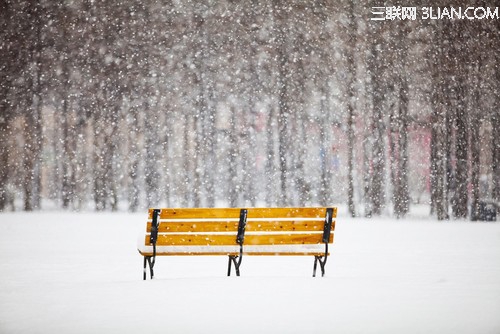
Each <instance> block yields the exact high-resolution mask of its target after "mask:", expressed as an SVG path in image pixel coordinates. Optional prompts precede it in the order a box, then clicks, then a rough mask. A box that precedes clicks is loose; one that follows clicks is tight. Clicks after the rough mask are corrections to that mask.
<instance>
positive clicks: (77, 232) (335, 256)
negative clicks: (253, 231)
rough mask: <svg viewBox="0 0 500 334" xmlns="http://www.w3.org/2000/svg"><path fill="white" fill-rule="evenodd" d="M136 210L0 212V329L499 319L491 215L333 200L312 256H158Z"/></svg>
mask: <svg viewBox="0 0 500 334" xmlns="http://www.w3.org/2000/svg"><path fill="white" fill-rule="evenodd" d="M146 218H147V214H146V212H145V213H143V214H129V213H115V214H112V213H80V214H76V213H59V212H42V213H4V214H0V333H108V334H110V333H148V334H150V333H334V332H335V333H440V334H443V333H454V334H457V333H500V224H499V223H470V222H445V223H443V222H436V221H432V220H428V219H424V218H418V217H415V216H414V217H413V218H410V219H407V220H402V221H397V220H392V219H386V218H384V219H382V218H380V219H371V220H368V219H355V220H353V219H349V218H347V217H345V215H342V214H339V217H338V219H337V224H336V231H335V243H334V245H333V246H332V247H331V251H332V256H331V257H330V258H329V259H328V263H327V266H326V276H325V277H323V278H321V277H317V278H312V277H311V274H312V266H313V258H312V257H284V256H283V257H274V256H272V257H261V256H253V257H251V256H247V257H244V258H243V263H242V267H241V271H242V277H226V276H225V275H226V269H227V258H225V257H221V256H215V257H210V256H190V257H185V256H182V257H159V258H158V259H157V262H156V267H155V269H156V270H155V272H156V279H155V280H152V281H142V257H141V256H140V255H139V253H138V252H137V248H136V245H137V244H136V241H137V236H138V235H139V234H141V233H143V231H144V229H145V222H146Z"/></svg>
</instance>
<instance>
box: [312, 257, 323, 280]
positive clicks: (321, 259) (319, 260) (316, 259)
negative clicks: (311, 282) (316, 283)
mask: <svg viewBox="0 0 500 334" xmlns="http://www.w3.org/2000/svg"><path fill="white" fill-rule="evenodd" d="M318 262H319V266H320V269H321V277H323V276H325V264H326V258H325V260H323V256H315V257H314V267H313V277H316V268H317V267H318Z"/></svg>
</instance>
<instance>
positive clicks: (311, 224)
mask: <svg viewBox="0 0 500 334" xmlns="http://www.w3.org/2000/svg"><path fill="white" fill-rule="evenodd" d="M336 216H337V208H335V207H331V208H323V207H321V208H319V207H315V208H175V209H170V208H166V209H149V217H148V222H147V225H146V234H145V236H143V237H141V239H140V241H139V245H138V250H139V253H140V254H141V255H142V256H144V271H143V279H144V280H145V279H146V276H147V275H146V269H147V266H149V271H150V277H151V278H153V277H154V271H153V267H154V265H155V262H156V256H174V255H226V256H228V257H229V260H228V270H227V275H228V276H230V275H231V267H232V265H234V267H235V271H236V275H237V276H239V275H240V265H241V261H242V258H243V255H272V256H274V255H309V256H314V266H313V277H314V276H316V268H317V265H318V263H319V264H320V268H321V274H322V276H324V274H325V265H326V261H327V258H328V256H329V255H330V253H329V251H328V244H331V243H333V231H334V229H335V221H334V220H333V219H334V218H336Z"/></svg>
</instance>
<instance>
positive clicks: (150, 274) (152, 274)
mask: <svg viewBox="0 0 500 334" xmlns="http://www.w3.org/2000/svg"><path fill="white" fill-rule="evenodd" d="M146 264H147V265H149V276H150V277H151V279H153V277H154V271H153V263H152V262H151V256H145V257H144V268H143V274H142V279H143V280H144V281H145V280H146V276H147V275H146Z"/></svg>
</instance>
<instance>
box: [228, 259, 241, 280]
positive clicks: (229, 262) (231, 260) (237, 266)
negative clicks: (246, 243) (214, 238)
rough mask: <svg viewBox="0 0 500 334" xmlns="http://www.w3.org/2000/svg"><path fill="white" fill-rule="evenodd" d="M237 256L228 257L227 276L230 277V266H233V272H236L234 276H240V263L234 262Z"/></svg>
mask: <svg viewBox="0 0 500 334" xmlns="http://www.w3.org/2000/svg"><path fill="white" fill-rule="evenodd" d="M238 257H239V256H232V255H229V260H228V265H227V276H231V266H232V264H234V270H235V271H236V276H240V264H241V261H238V262H236V259H237V258H238Z"/></svg>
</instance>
